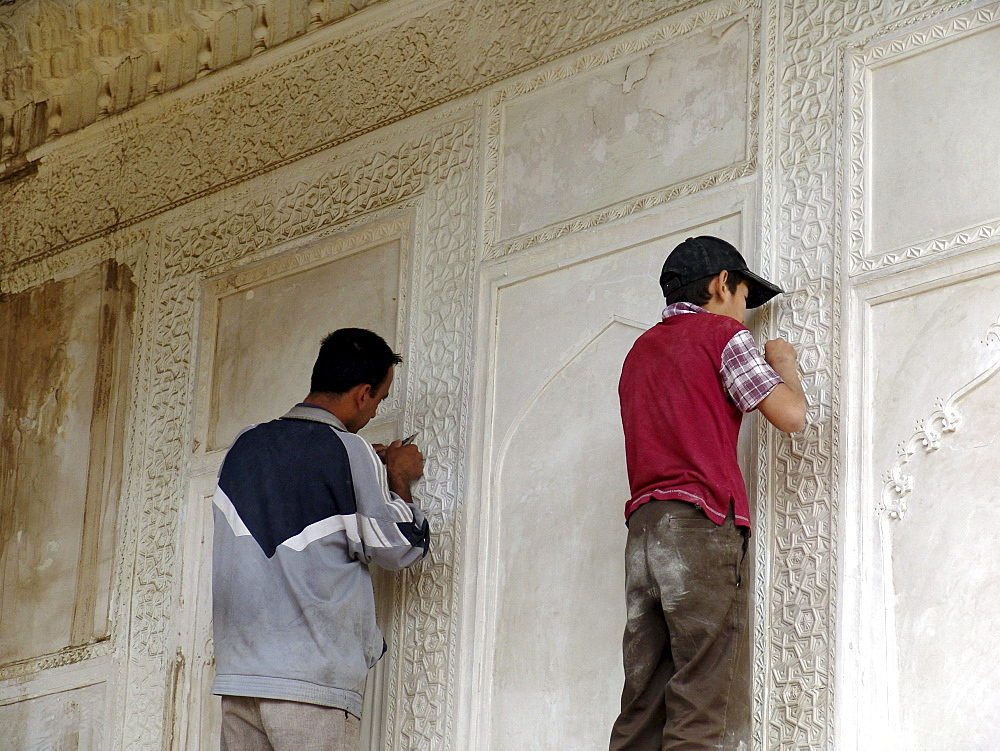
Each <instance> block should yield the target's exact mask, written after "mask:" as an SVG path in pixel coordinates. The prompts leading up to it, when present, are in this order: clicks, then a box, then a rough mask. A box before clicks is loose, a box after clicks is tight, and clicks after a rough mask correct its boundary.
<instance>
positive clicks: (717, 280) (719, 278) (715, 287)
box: [708, 269, 729, 302]
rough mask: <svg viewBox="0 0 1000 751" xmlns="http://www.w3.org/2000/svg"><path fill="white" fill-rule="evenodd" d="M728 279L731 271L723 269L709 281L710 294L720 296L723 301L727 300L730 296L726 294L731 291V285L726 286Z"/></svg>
mask: <svg viewBox="0 0 1000 751" xmlns="http://www.w3.org/2000/svg"><path fill="white" fill-rule="evenodd" d="M728 281H729V272H728V271H726V270H725V269H723V270H722V271H720V272H719V273H718V274H716V275H715V276H714V277H712V281H710V282H709V283H708V294H710V295H711V296H712V297H716V298H718V299H719V300H720V301H722V302H725V300H726V298H727V297H728V296H729V295H727V294H726V293H727V292H729V287H728V286H726V282H728Z"/></svg>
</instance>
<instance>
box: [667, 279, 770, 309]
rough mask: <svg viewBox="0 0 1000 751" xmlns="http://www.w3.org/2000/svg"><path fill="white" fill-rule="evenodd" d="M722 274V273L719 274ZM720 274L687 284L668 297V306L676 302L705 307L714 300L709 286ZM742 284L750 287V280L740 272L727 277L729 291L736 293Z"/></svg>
mask: <svg viewBox="0 0 1000 751" xmlns="http://www.w3.org/2000/svg"><path fill="white" fill-rule="evenodd" d="M721 273H722V272H721V271H720V272H719V274H721ZM719 274H712V275H711V276H706V277H703V278H701V279H695V280H694V281H693V282H691V283H689V284H685V285H684V286H683V287H681V288H679V289H675V290H674V291H673V292H671V293H670V294H669V295H667V305H673V304H674V303H675V302H689V303H693V304H694V305H704V304H705V303H707V302H708V301H709V300H711V299H712V295H711V294H709V291H708V285H709V284H711V283H712V280H713V279H714V278H715V277H717V276H718V275H719ZM740 282H746V283H747V286H749V285H750V280H749V279H747V278H746V277H745V276H743V274H741V273H740V272H739V271H730V272H729V276H728V277H726V286H727V287H729V291H730V292H732V293H734V294H735V293H736V289H737V288H738V287H739V286H740Z"/></svg>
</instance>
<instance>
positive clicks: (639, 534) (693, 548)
mask: <svg viewBox="0 0 1000 751" xmlns="http://www.w3.org/2000/svg"><path fill="white" fill-rule="evenodd" d="M746 548H747V546H746V536H745V533H744V532H743V531H742V530H741V529H739V528H737V527H735V526H734V525H733V522H732V518H729V519H727V520H726V522H725V524H723V525H722V526H721V527H719V526H716V525H715V523H714V522H712V521H711V520H709V519H708V517H706V516H705V514H704V513H703V512H702V511H701V510H700V509H699V508H698V507H696V506H694V505H693V504H690V503H686V502H683V501H669V500H663V501H651V502H650V503H647V504H646V505H644V506H641V507H640V508H638V509H636V511H635V512H634V513H633V514H632V516H631V517H630V518H629V531H628V541H627V543H626V545H625V602H626V608H627V620H626V625H625V635H624V637H623V639H622V654H623V660H624V665H625V687H624V690H623V691H622V709H621V714H620V715H619V716H618V719H617V720H616V721H615V724H614V727H613V729H612V732H611V745H610V749H611V751H626V750H627V751H654V750H656V751H659V749H663V750H664V751H666V750H667V749H670V750H671V751H675V750H676V751H680V750H681V749H683V750H684V751H693V750H694V749H726V750H727V751H728V750H729V749H745V748H749V736H750V691H751V687H750V634H749V627H748V623H749V585H750V582H748V581H747V573H746V568H747V561H746Z"/></svg>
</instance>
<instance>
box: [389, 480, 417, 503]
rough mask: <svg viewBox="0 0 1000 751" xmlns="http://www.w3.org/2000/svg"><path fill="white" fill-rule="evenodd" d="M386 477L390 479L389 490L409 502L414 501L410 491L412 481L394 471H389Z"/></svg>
mask: <svg viewBox="0 0 1000 751" xmlns="http://www.w3.org/2000/svg"><path fill="white" fill-rule="evenodd" d="M386 479H387V480H388V484H389V490H391V491H392V492H393V493H395V494H396V495H398V496H399V497H400V498H402V499H403V500H404V501H406V502H407V503H413V496H412V495H411V493H410V483H409V481H407V480H405V479H403V478H402V477H400V476H399V475H397V474H395V473H394V472H389V473H388V474H387V477H386Z"/></svg>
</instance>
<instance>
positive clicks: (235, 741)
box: [221, 696, 361, 751]
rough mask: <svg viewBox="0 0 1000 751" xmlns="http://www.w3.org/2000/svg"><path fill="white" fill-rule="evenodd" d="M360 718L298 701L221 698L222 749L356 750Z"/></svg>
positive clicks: (271, 750) (243, 750) (245, 750)
mask: <svg viewBox="0 0 1000 751" xmlns="http://www.w3.org/2000/svg"><path fill="white" fill-rule="evenodd" d="M360 734H361V720H359V719H358V718H357V717H355V716H354V715H352V714H350V713H349V712H345V711H344V710H343V709H337V708H336V707H321V706H319V705H318V704H305V703H302V702H297V701H283V700H278V699H257V698H254V697H251V696H223V697H222V745H221V751H320V750H322V751H357V748H358V738H359V737H360Z"/></svg>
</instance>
